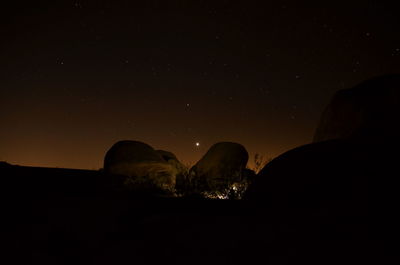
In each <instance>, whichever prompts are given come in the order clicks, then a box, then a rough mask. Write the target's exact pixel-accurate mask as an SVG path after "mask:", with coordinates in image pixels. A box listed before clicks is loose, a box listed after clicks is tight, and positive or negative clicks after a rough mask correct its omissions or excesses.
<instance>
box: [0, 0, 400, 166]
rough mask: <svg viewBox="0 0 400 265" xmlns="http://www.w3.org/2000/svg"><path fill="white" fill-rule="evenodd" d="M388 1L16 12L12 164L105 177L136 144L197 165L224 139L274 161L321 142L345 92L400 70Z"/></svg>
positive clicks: (12, 12) (3, 50)
mask: <svg viewBox="0 0 400 265" xmlns="http://www.w3.org/2000/svg"><path fill="white" fill-rule="evenodd" d="M299 2H302V3H299ZM384 2H385V1H346V3H345V4H344V3H343V4H342V3H339V2H336V3H331V4H329V3H326V2H324V1H322V2H321V3H320V4H319V5H315V3H314V4H306V3H304V1H259V2H258V4H257V2H251V1H143V2H142V3H140V1H111V0H110V1H84V0H76V1H52V2H48V3H46V2H41V1H29V2H28V3H24V2H22V1H16V3H15V4H14V5H13V6H5V5H2V7H1V11H0V12H1V26H0V33H1V42H0V59H1V60H0V68H1V69H0V70H1V74H0V76H1V78H0V161H7V162H9V163H14V164H19V165H31V166H49V167H68V168H87V169H98V168H100V167H102V163H103V158H104V154H105V152H106V151H107V150H108V149H109V148H110V147H111V145H112V144H114V143H115V142H116V141H118V140H124V139H131V140H139V141H143V142H145V143H148V144H150V145H151V146H153V147H154V148H156V149H165V150H169V151H172V152H173V153H175V154H176V155H177V156H178V158H179V159H180V160H181V161H183V162H184V163H185V164H188V163H190V164H193V163H194V162H196V161H197V160H198V159H199V158H200V157H201V156H202V155H203V154H204V153H205V152H206V151H207V149H208V148H209V147H210V146H211V145H212V144H214V143H216V142H219V141H234V142H239V143H241V144H243V145H244V146H245V147H246V149H247V150H248V151H249V153H250V155H251V156H253V155H254V154H255V153H260V154H262V155H264V156H265V157H275V156H277V155H279V154H281V153H282V152H285V151H287V150H289V149H291V148H294V147H296V146H299V145H302V144H306V143H309V142H310V141H311V139H312V136H313V132H314V130H315V128H316V125H317V122H318V120H319V117H320V115H321V112H322V110H323V108H324V107H325V106H326V104H327V103H328V101H329V99H330V97H331V96H332V95H333V93H334V92H335V91H337V90H339V89H342V88H348V87H351V86H353V85H355V84H357V83H359V82H361V81H363V80H365V79H368V78H371V77H374V76H377V75H382V74H387V73H399V72H400V33H399V32H400V31H399V29H400V27H399V26H400V16H398V11H399V8H398V6H395V5H394V4H388V3H384ZM393 2H395V1H393ZM197 142H198V143H199V146H196V143H197Z"/></svg>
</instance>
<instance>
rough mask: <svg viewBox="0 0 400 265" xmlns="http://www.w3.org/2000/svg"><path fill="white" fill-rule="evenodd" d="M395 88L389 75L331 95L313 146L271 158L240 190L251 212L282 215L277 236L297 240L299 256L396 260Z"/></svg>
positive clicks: (399, 200) (399, 199)
mask: <svg viewBox="0 0 400 265" xmlns="http://www.w3.org/2000/svg"><path fill="white" fill-rule="evenodd" d="M399 84H400V78H399V75H391V76H383V77H379V78H374V79H371V80H369V81H366V82H363V83H361V84H360V85H358V86H356V87H355V88H352V89H348V90H343V91H339V92H338V93H337V94H336V95H335V97H334V98H333V100H332V101H331V103H330V105H329V106H328V107H327V109H326V111H325V112H324V114H323V116H322V118H321V122H320V124H319V127H318V129H317V132H316V134H315V138H314V140H315V142H314V143H311V144H307V145H304V146H300V147H297V148H295V149H292V150H290V151H288V152H285V153H284V154H282V155H280V156H278V157H277V158H275V159H274V160H272V161H271V162H270V163H268V164H267V165H266V166H265V167H264V168H263V169H262V170H261V171H260V172H259V174H258V175H257V177H256V179H255V180H254V181H253V183H252V184H251V185H250V187H249V188H248V189H247V191H246V193H245V196H244V198H245V199H246V200H247V201H248V202H250V203H252V204H253V205H256V206H257V207H256V209H258V210H259V211H260V212H265V211H268V214H269V215H274V216H282V218H283V219H282V222H286V223H287V227H290V229H288V230H287V231H288V232H287V235H285V236H283V237H282V238H285V237H286V238H290V239H291V240H292V239H293V238H295V237H296V238H299V241H298V242H299V244H300V243H301V244H304V248H303V249H302V250H301V251H300V252H303V251H304V253H307V251H308V250H309V249H313V251H317V252H320V251H327V250H329V249H332V250H334V251H333V252H332V253H331V254H329V255H336V252H338V251H337V250H338V249H339V248H341V247H342V246H344V247H345V248H348V249H351V252H352V253H356V252H357V253H359V255H365V254H363V253H368V254H369V253H374V252H375V253H379V254H376V256H375V257H378V258H382V257H383V256H387V257H391V256H398V254H397V252H398V251H397V249H398V247H399V244H397V243H396V244H393V242H397V238H399V237H400V228H399V226H398V223H399V222H400V218H399V217H398V214H397V209H398V205H399V203H400V193H399V192H398V190H399V188H400V178H399V177H397V176H398V175H399V168H398V166H397V163H398V158H397V157H398V155H397V152H398V135H399V134H398V133H399V130H398V125H397V121H398V114H399V88H400V86H399ZM332 138H333V139H332ZM396 172H397V173H396ZM329 231H335V232H332V233H331V232H329ZM340 231H343V232H340ZM290 233H296V236H293V235H292V234H290ZM312 237H315V238H316V240H315V241H312V240H304V239H305V238H312ZM321 238H323V241H321ZM341 240H342V241H341ZM322 242H326V243H325V244H326V245H325V247H323V244H322ZM337 242H344V243H345V245H340V244H337ZM351 246H355V247H354V248H352V247H351ZM341 251H342V249H341ZM343 251H344V250H343ZM346 251H347V250H346ZM343 253H346V252H345V251H344V252H342V255H343ZM349 253H350V252H349ZM327 255H328V254H327ZM352 255H354V254H352ZM373 255H375V254H373ZM354 256H357V255H354Z"/></svg>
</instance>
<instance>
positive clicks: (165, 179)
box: [104, 141, 179, 191]
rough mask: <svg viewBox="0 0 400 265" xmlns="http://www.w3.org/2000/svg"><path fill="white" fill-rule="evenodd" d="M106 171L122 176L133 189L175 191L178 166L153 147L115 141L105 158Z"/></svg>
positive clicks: (135, 142) (126, 185) (124, 182)
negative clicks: (169, 161)
mask: <svg viewBox="0 0 400 265" xmlns="http://www.w3.org/2000/svg"><path fill="white" fill-rule="evenodd" d="M104 172H105V173H106V174H111V175H119V176H123V184H124V186H125V187H126V188H128V189H133V190H152V189H154V190H157V189H160V190H164V191H173V190H174V188H175V182H176V175H177V174H178V173H179V172H178V169H177V167H176V165H174V164H173V163H168V162H167V161H165V160H164V158H163V157H162V155H160V154H159V153H158V152H157V151H155V150H154V149H153V148H152V147H151V146H149V145H147V144H145V143H142V142H138V141H120V142H117V143H116V144H114V145H113V146H112V147H111V149H110V150H109V151H108V152H107V154H106V156H105V159H104Z"/></svg>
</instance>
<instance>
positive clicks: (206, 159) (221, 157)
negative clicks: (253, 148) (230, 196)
mask: <svg viewBox="0 0 400 265" xmlns="http://www.w3.org/2000/svg"><path fill="white" fill-rule="evenodd" d="M248 158H249V155H248V153H247V151H246V149H245V148H244V147H243V146H242V145H240V144H238V143H232V142H220V143H217V144H214V145H213V146H211V148H210V149H209V150H208V151H207V153H206V154H205V155H204V156H203V157H202V158H201V159H200V160H199V161H198V162H197V163H196V164H195V165H194V166H193V167H192V168H191V170H190V176H191V178H192V179H193V181H194V182H197V184H196V185H200V186H202V187H200V188H202V189H205V190H221V189H224V188H226V187H227V186H229V185H230V184H233V183H234V182H238V181H240V180H241V178H242V173H243V171H244V170H245V168H246V164H247V161H248Z"/></svg>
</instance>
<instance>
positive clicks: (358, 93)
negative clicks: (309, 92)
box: [314, 75, 400, 142]
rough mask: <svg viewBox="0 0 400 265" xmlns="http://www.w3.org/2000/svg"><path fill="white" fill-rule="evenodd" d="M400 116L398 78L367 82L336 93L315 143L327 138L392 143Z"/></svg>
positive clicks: (320, 125)
mask: <svg viewBox="0 0 400 265" xmlns="http://www.w3.org/2000/svg"><path fill="white" fill-rule="evenodd" d="M399 114H400V75H387V76H382V77H378V78H374V79H371V80H367V81H365V82H363V83H361V84H359V85H357V86H356V87H354V88H351V89H344V90H340V91H338V92H337V93H336V94H335V95H334V96H333V98H332V100H331V101H330V103H329V104H328V106H327V107H326V109H325V111H324V112H323V114H322V117H321V119H320V122H319V124H318V126H317V129H316V131H315V135H314V142H320V141H325V140H329V139H355V140H367V141H374V142H376V141H381V140H387V139H388V137H389V139H391V140H395V139H397V137H398V133H399V129H398V127H399V126H398V117H399Z"/></svg>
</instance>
